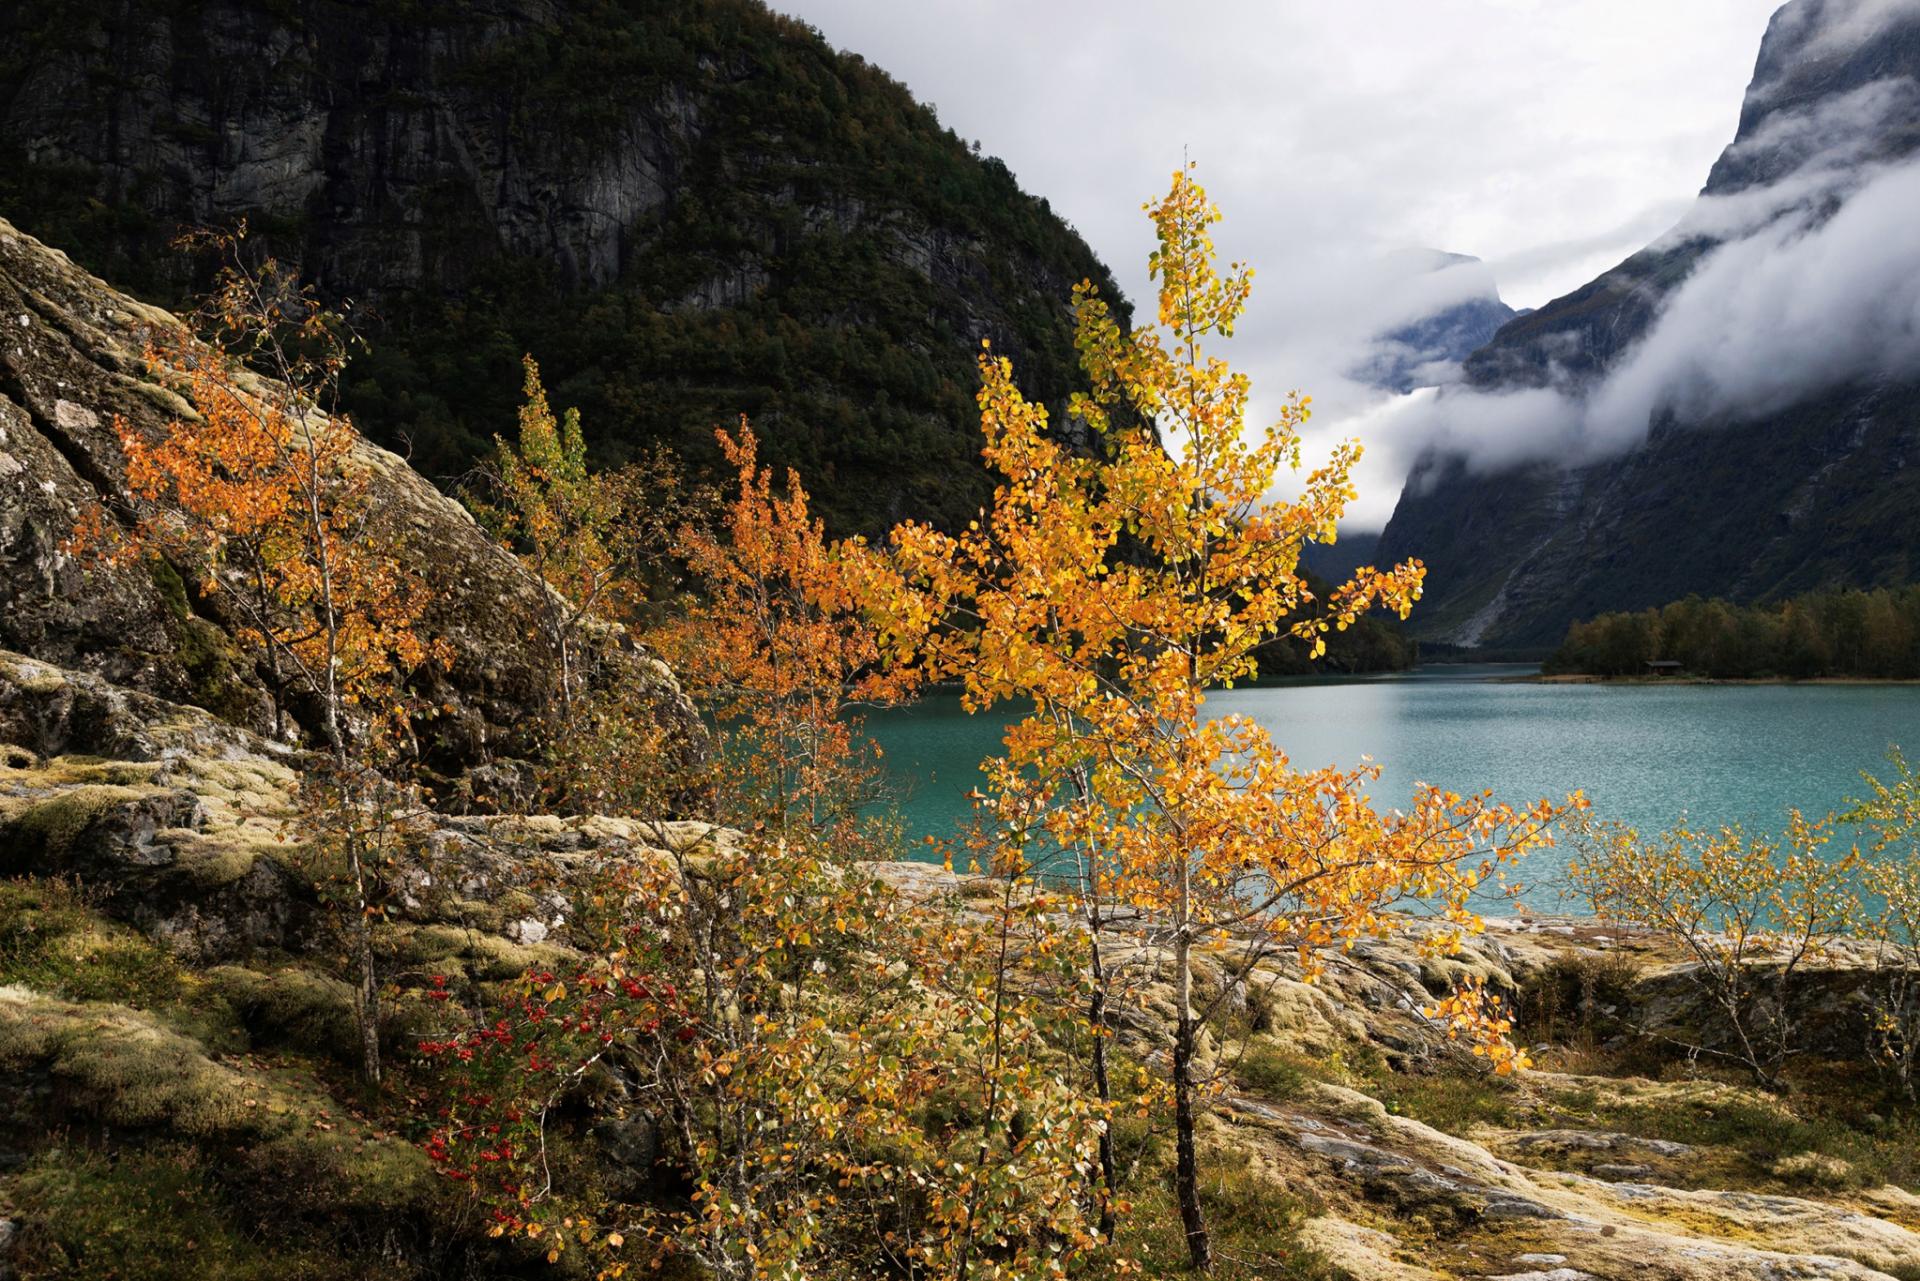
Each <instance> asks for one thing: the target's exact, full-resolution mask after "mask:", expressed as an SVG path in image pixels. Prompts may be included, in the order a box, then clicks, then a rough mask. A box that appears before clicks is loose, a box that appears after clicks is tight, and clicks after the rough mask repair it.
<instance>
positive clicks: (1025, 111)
mask: <svg viewBox="0 0 1920 1281" xmlns="http://www.w3.org/2000/svg"><path fill="white" fill-rule="evenodd" d="M773 2H774V3H775V5H776V7H780V8H784V9H786V10H787V11H789V12H791V13H794V14H796V15H798V16H799V17H801V18H804V19H806V20H808V21H810V22H812V23H814V24H815V25H816V26H818V27H819V28H820V29H821V31H822V32H823V34H825V36H826V37H827V39H829V40H830V41H832V42H834V43H835V44H837V45H840V46H842V47H844V48H848V49H851V50H853V51H855V52H858V53H860V54H862V55H863V56H865V57H866V58H868V59H869V60H870V61H872V62H874V63H876V64H877V65H879V66H881V67H883V68H885V69H886V70H887V71H889V72H890V73H891V74H893V75H894V76H896V77H897V78H899V79H900V80H901V81H903V82H904V83H905V84H907V85H908V86H909V87H910V88H911V89H912V90H913V92H914V93H915V95H916V96H917V97H918V98H919V99H920V100H921V101H923V102H931V103H934V104H936V105H937V107H938V110H939V113H940V117H941V119H942V120H943V121H945V122H946V123H947V124H948V125H950V126H951V127H952V128H953V129H954V130H955V131H956V132H958V133H960V134H961V135H962V136H964V137H967V138H970V139H978V140H980V143H981V146H982V149H983V150H984V151H985V152H986V153H988V154H992V155H998V156H1000V157H1001V158H1002V159H1003V160H1005V161H1006V163H1007V164H1008V165H1009V167H1011V168H1012V169H1013V171H1014V172H1015V173H1016V174H1017V175H1018V176H1019V178H1020V180H1021V182H1022V184H1023V185H1024V186H1025V187H1026V188H1027V189H1028V190H1030V191H1033V192H1036V193H1038V194H1041V195H1045V196H1046V197H1047V198H1048V199H1049V200H1050V201H1051V203H1052V205H1053V207H1054V209H1055V210H1056V211H1058V212H1060V213H1061V214H1062V215H1063V216H1065V217H1067V218H1068V219H1069V220H1071V221H1072V222H1073V223H1074V224H1075V225H1076V226H1078V227H1079V229H1080V230H1081V232H1082V233H1083V234H1084V235H1085V236H1086V237H1087V239H1088V241H1089V243H1090V244H1092V246H1093V247H1094V249H1095V250H1096V251H1097V252H1098V253H1099V254H1100V256H1101V257H1102V259H1104V260H1105V262H1106V263H1107V264H1108V266H1109V267H1111V268H1112V269H1113V270H1114V272H1115V273H1116V275H1117V277H1118V279H1119V281H1120V284H1121V287H1122V288H1123V289H1125V290H1126V291H1127V293H1128V294H1129V295H1130V296H1131V297H1133V298H1134V299H1136V300H1142V299H1146V298H1148V296H1149V293H1148V282H1147V280H1146V275H1145V263H1146V256H1147V252H1148V250H1149V249H1150V248H1151V247H1152V245H1151V229H1150V227H1149V226H1148V224H1147V222H1146V220H1145V219H1144V218H1143V217H1142V216H1141V214H1140V203H1141V202H1142V201H1143V200H1146V199H1149V198H1151V197H1154V196H1156V195H1158V194H1160V193H1161V192H1163V191H1165V189H1166V185H1167V179H1168V175H1169V174H1170V173H1171V172H1172V171H1173V170H1174V169H1176V168H1177V167H1178V166H1179V164H1180V162H1181V156H1182V154H1183V152H1186V153H1190V154H1191V155H1192V157H1193V158H1194V159H1195V160H1197V161H1199V162H1200V165H1201V177H1202V180H1203V181H1204V182H1205V183H1206V184H1207V186H1208V189H1209V191H1210V192H1211V194H1212V195H1213V196H1214V198H1215V199H1216V200H1217V201H1218V202H1219V203H1220V204H1221V206H1222V207H1223V208H1224V209H1225V210H1226V212H1227V216H1228V220H1227V222H1226V224H1225V225H1224V226H1223V227H1222V228H1221V229H1220V235H1219V243H1220V247H1221V249H1222V251H1223V252H1224V253H1226V254H1228V255H1229V256H1231V257H1235V258H1240V259H1244V260H1246V261H1248V262H1251V263H1253V264H1254V265H1255V266H1256V267H1257V268H1258V271H1259V276H1258V282H1257V287H1256V289H1255V292H1254V298H1253V303H1252V307H1251V310H1250V311H1249V314H1248V316H1247V318H1246V320H1245V322H1244V323H1243V324H1242V326H1241V329H1240V333H1239V336H1238V337H1237V338H1236V340H1235V343H1234V346H1233V350H1232V352H1231V353H1230V354H1231V356H1232V358H1233V359H1234V360H1235V361H1236V362H1237V363H1238V364H1240V365H1241V366H1242V367H1244V368H1246V369H1247V370H1248V371H1249V372H1250V373H1251V375H1252V376H1253V380H1254V387H1255V391H1256V394H1257V395H1258V396H1259V398H1260V400H1259V404H1261V405H1264V406H1266V407H1267V410H1268V411H1269V412H1271V409H1272V407H1274V406H1275V405H1277V403H1278V400H1279V397H1280V396H1281V395H1282V394H1284V392H1285V391H1286V390H1288V389H1289V388H1295V387H1298V388H1300V389H1302V390H1304V391H1308V392H1310V393H1312V394H1313V396H1314V398H1315V403H1316V405H1317V407H1318V410H1319V412H1318V414H1317V415H1316V418H1315V421H1314V424H1313V433H1314V435H1315V437H1316V438H1317V439H1319V440H1321V441H1323V442H1328V441H1331V440H1332V439H1336V438H1339V437H1342V436H1344V435H1346V434H1348V433H1349V432H1358V433H1360V434H1362V436H1363V438H1364V439H1366V440H1367V442H1368V446H1369V452H1368V457H1367V460H1366V462H1365V463H1364V464H1363V465H1362V467H1363V470H1362V475H1361V480H1360V483H1361V503H1360V505H1359V506H1358V507H1357V508H1356V510H1355V512H1354V520H1355V523H1356V525H1359V526H1366V525H1372V526H1374V527H1377V526H1378V525H1380V524H1381V523H1383V522H1384V521H1385V519H1386V516H1387V515H1388V514H1389V513H1390V512H1391V510H1392V507H1393V503H1394V500H1395V499H1396V498H1397V496H1398V493H1399V487H1400V479H1401V476H1402V475H1403V474H1404V469H1405V466H1406V465H1407V464H1408V463H1410V462H1411V460H1412V459H1413V457H1415V456H1416V455H1417V452H1418V447H1417V442H1412V441H1408V440H1405V439H1402V438H1401V437H1400V436H1397V435H1391V434H1387V435H1381V434H1378V433H1377V432H1376V427H1378V424H1377V423H1376V422H1375V418H1376V417H1377V416H1378V415H1379V414H1381V413H1383V412H1384V410H1385V405H1384V401H1383V398H1382V397H1381V395H1380V394H1379V393H1378V392H1376V391H1373V390H1371V389H1368V388H1364V387H1362V386H1360V385H1359V384H1357V383H1355V382H1353V380H1351V379H1350V378H1348V377H1346V375H1345V371H1347V370H1350V369H1351V368H1353V366H1354V364H1355V363H1356V358H1357V357H1358V356H1360V355H1363V354H1364V343H1365V342H1366V341H1367V340H1368V339H1369V338H1370V337H1371V336H1372V334H1374V333H1377V332H1378V329H1377V328H1372V327H1371V326H1374V325H1375V322H1376V321H1377V320H1378V314H1377V313H1378V310H1379V308H1378V304H1377V300H1376V299H1375V298H1372V297H1369V296H1368V294H1367V290H1368V289H1369V288H1370V282H1371V281H1372V280H1373V279H1374V276H1375V273H1376V272H1377V271H1378V269H1379V264H1380V263H1381V261H1382V259H1383V258H1384V257H1385V256H1386V255H1388V254H1390V253H1391V252H1392V251H1394V250H1396V249H1404V248H1407V247H1412V246H1431V247H1434V248H1438V249H1444V250H1450V251H1456V252H1461V253H1469V254H1473V255H1476V256H1478V257H1480V258H1483V259H1485V260H1487V261H1488V262H1489V263H1490V264H1491V265H1492V267H1493V269H1494V271H1495V273H1496V275H1497V276H1498V278H1499V282H1500V287H1501V292H1502V294H1503V295H1504V296H1505V298H1506V299H1507V301H1508V302H1510V303H1513V304H1514V305H1516V306H1520V305H1538V304H1539V303H1541V302H1544V301H1546V300H1547V299H1548V298H1551V297H1553V296H1555V295H1556V294H1559V293H1562V292H1564V291H1566V290H1567V289H1570V288H1573V287H1575V286H1577V285H1579V284H1581V283H1583V282H1584V281H1586V280H1588V279H1590V278H1591V277H1593V276H1594V275H1596V274H1598V272H1600V271H1602V270H1604V269H1605V268H1607V267H1609V266H1611V265H1613V264H1614V263H1616V262H1618V261H1619V260H1620V259H1621V258H1623V257H1625V256H1626V255H1628V254H1629V253H1631V252H1633V251H1634V250H1635V249H1637V248H1639V247H1640V246H1641V245H1643V244H1645V243H1646V242H1647V240H1648V239H1649V238H1650V237H1651V236H1653V235H1656V234H1658V233H1659V232H1660V231H1661V230H1663V229H1664V228H1665V227H1667V226H1670V225H1671V224H1672V221H1673V219H1674V218H1675V217H1676V216H1677V215H1678V214H1679V212H1680V211H1681V210H1682V209H1684V208H1685V205H1686V202H1687V201H1688V199H1690V198H1691V197H1692V195H1693V194H1694V193H1695V192H1697V191H1698V189H1699V186H1700V182H1701V179H1702V177H1703V176H1704V175H1705V173H1706V172H1707V169H1708V166H1709V165H1710V164H1711V163H1712V161H1713V158H1714V156H1715V155H1716V154H1717V153H1718V151H1719V150H1720V148H1721V147H1722V146H1724V145H1725V143H1726V142H1727V140H1728V139H1729V138H1731V137H1732V136H1733V131H1734V125H1735V122H1736V119H1737V117H1738V111H1739V107H1740V102H1741V95H1742V91H1743V90H1744V88H1745V87H1746V84H1747V81H1748V79H1749V78H1750V76H1751V74H1752V70H1753V58H1754V53H1755V50H1756V49H1757V48H1758V46H1759V42H1760V37H1761V33H1762V32H1763V31H1764V30H1765V27H1766V23H1767V18H1768V16H1769V14H1770V13H1771V12H1772V10H1773V9H1774V8H1775V7H1776V0H1686V3H1683V4H1676V3H1673V0H1486V2H1485V3H1481V4H1476V5H1436V4H1432V3H1431V2H1430V0H1367V2H1366V3H1355V4H1285V5H1281V4H1274V3H1272V2H1271V0H1212V2H1211V3H1208V4H1206V5H1202V6H1190V7H1185V8H1182V7H1178V6H1175V7H1169V6H1167V5H1165V4H1161V3H1156V2H1155V0H1039V2H1038V3H1036V2H1035V0H914V2H913V3H910V4H903V3H899V2H898V0H773ZM1356 344H1358V345H1356ZM1257 407H1258V406H1257Z"/></svg>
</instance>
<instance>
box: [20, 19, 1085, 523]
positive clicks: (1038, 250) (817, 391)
mask: <svg viewBox="0 0 1920 1281" xmlns="http://www.w3.org/2000/svg"><path fill="white" fill-rule="evenodd" d="M0 215H4V216H8V217H11V218H13V219H14V220H15V221H16V222H17V223H19V224H20V225H21V226H23V227H25V228H27V229H28V230H30V231H33V232H34V233H35V234H38V235H40V236H42V237H44V238H46V239H48V240H49V241H51V242H54V243H59V244H61V245H63V246H65V247H66V248H68V249H69V251H70V252H72V253H73V254H74V255H75V256H76V258H78V259H79V260H80V261H81V262H82V263H84V264H85V265H86V266H88V267H89V268H91V269H93V270H96V271H100V272H101V273H102V274H105V275H107V276H109V277H110V278H112V279H114V280H116V281H118V282H120V283H122V284H123V285H125V286H127V287H130V288H132V289H134V290H135V291H136V292H139V293H142V294H143V295H144V296H147V297H149V298H152V299H155V300H159V301H174V300H177V298H178V297H179V296H180V294H181V293H182V292H183V291H184V290H185V289H186V288H187V287H188V286H189V285H190V283H191V282H190V278H189V274H188V272H189V268H188V266H187V264H185V263H183V262H182V261H181V260H180V259H179V258H178V256H177V255H172V254H169V253H168V252H167V250H166V249H165V247H164V246H165V244H166V242H167V240H168V239H169V238H170V237H171V236H172V235H173V234H174V233H175V232H176V230H177V229H178V228H179V227H180V226H182V225H183V224H203V223H216V224H224V223H229V222H231V221H233V220H234V219H236V218H239V217H242V216H245V217H249V218H250V219H251V220H252V225H253V228H254V230H255V232H256V234H260V235H262V236H263V237H264V239H265V240H266V241H267V243H268V244H269V245H270V246H271V247H272V248H274V249H275V250H276V251H277V252H279V253H281V254H282V255H284V256H287V257H290V258H294V259H297V260H298V261H299V263H300V264H301V265H302V267H303V269H304V270H305V271H306V273H307V274H308V275H309V277H310V278H311V279H312V280H313V281H315V282H317V283H318V284H319V285H320V286H321V288H322V289H323V291H324V292H325V293H327V294H328V295H329V296H330V297H332V298H334V299H336V300H347V299H351V300H353V301H355V302H357V303H358V304H360V306H361V308H362V314H363V316H366V317H367V318H368V319H369V320H370V322H371V324H372V326H373V328H372V332H373V334H374V338H375V351H374V355H373V356H372V358H371V359H369V360H367V361H364V362H362V364H361V367H360V368H359V370H358V371H357V372H356V374H355V380H354V383H353V386H352V389H351V392H352V394H351V399H350V404H351V407H352V408H353V409H354V410H355V413H356V417H357V418H358V419H359V420H360V421H361V422H362V423H363V424H364V425H365V426H366V427H367V429H368V430H369V431H372V432H373V433H375V434H376V435H377V436H378V437H379V438H380V439H381V440H382V441H383V442H384V443H388V444H397V443H400V442H406V443H407V444H408V445H409V446H410V447H411V449H412V450H413V456H414V458H415V461H416V462H417V463H418V465H420V466H421V468H422V470H424V471H426V472H428V473H429V474H433V475H444V474H448V473H452V472H456V471H459V470H461V469H462V468H464V466H465V465H466V464H467V463H469V462H470V461H471V460H472V458H473V457H474V455H475V454H476V452H478V451H479V450H480V449H481V448H483V447H484V446H485V444H486V443H487V442H488V441H489V440H490V437H491V435H492V434H493V433H494V432H497V431H501V430H504V429H505V428H506V427H508V426H509V425H510V424H511V422H512V411H513V406H514V403H515V400H516V397H517V393H518V373H517V366H516V364H515V361H516V360H517V358H518V356H519V355H520V354H521V353H522V352H523V351H532V352H533V353H534V354H535V355H537V356H538V357H539V358H540V359H541V361H542V363H543V365H544V366H545V368H546V371H547V374H548V381H549V385H550V387H552V388H553V390H554V392H555V395H556V398H557V399H559V400H561V401H563V402H565V403H576V402H577V403H579V404H580V405H581V407H582V409H583V411H584V412H585V414H586V418H587V425H588V429H589V433H590V434H591V435H593V436H595V437H597V438H598V440H599V442H600V443H601V444H602V445H603V446H605V448H606V451H607V453H608V454H609V455H610V456H613V457H619V456H624V455H627V454H631V453H633V452H636V451H637V450H639V449H640V448H642V447H643V446H644V445H646V444H647V443H649V442H654V441H665V442H668V443H671V444H674V445H677V446H680V447H682V448H684V449H686V450H687V451H688V452H690V453H692V454H693V455H694V456H695V457H696V458H700V457H704V456H707V455H709V454H710V452H711V448H712V442H711V432H712V429H713V428H714V427H715V426H716V425H724V424H727V423H730V422H731V421H732V420H733V419H734V418H735V417H736V416H737V415H738V414H740V413H748V414H751V415H753V416H754V417H755V419H756V420H757V426H758V428H759V430H760V431H761V433H762V435H763V436H765V437H767V438H769V440H770V446H771V451H772V453H773V456H774V461H776V462H780V463H788V462H790V463H794V464H797V465H799V466H800V467H801V468H802V470H803V472H804V473H805V474H806V476H807V478H808V480H809V482H810V483H811V484H812V485H813V487H814V488H815V490H816V491H817V494H818V497H819V498H820V505H821V506H822V508H823V509H824V510H825V512H826V513H827V515H828V517H829V519H830V520H832V521H833V522H834V523H835V524H836V525H838V526H839V527H841V528H863V529H874V528H880V527H884V526H885V525H886V524H887V523H888V522H890V521H891V520H892V519H894V518H897V517H899V516H903V515H909V514H911V515H918V516H933V517H935V518H943V519H952V518H956V517H957V518H964V517H965V516H966V515H970V514H971V513H972V509H973V507H974V506H975V505H976V504H977V503H978V502H979V500H980V498H981V497H982V496H983V495H984V494H985V493H986V492H987V490H986V486H985V477H984V475H983V473H982V472H981V470H980V468H979V465H978V460H977V453H978V450H977V443H976V441H975V436H976V433H977V426H976V422H975V415H974V411H973V407H972V392H973V389H974V385H975V382H976V379H975V376H974V373H973V368H972V363H971V361H972V353H973V352H974V351H976V350H978V347H979V340H980V339H982V338H987V337H990V338H992V339H993V340H994V343H995V346H996V347H998V348H1000V349H1002V350H1003V351H1005V352H1006V353H1007V354H1009V355H1011V356H1012V357H1013V358H1014V359H1015V360H1016V361H1017V362H1018V363H1019V365H1020V366H1021V369H1022V375H1023V379H1024V380H1026V381H1027V382H1028V383H1029V384H1030V385H1031V386H1032V388H1033V389H1034V390H1035V392H1036V393H1037V394H1041V395H1044V396H1046V397H1048V398H1059V397H1062V396H1064V395H1065V393H1066V391H1067V390H1068V388H1069V381H1068V380H1069V377H1070V374H1069V371H1070V370H1072V368H1073V367H1074V361H1073V349H1072V343H1071V323H1070V321H1071V318H1070V315H1069V314H1068V311H1067V308H1066V299H1067V295H1068V292H1069V290H1070V289H1071V287H1072V285H1073V284H1074V283H1075V282H1077V281H1078V280H1080V279H1082V278H1083V277H1088V276H1091V277H1092V278H1094V279H1095V280H1096V281H1098V282H1100V283H1102V284H1107V283H1108V282H1107V280H1106V274H1105V272H1104V270H1103V269H1102V268H1101V266H1100V264H1099V263H1098V262H1097V261H1096V260H1095V259H1094V257H1093V255H1092V254H1091V252H1090V251H1089V250H1088V249H1087V248H1086V246H1085V245H1084V244H1083V243H1082V242H1081V241H1080V239H1079V237H1078V236H1077V235H1076V234H1075V233H1074V232H1073V231H1072V230H1071V229H1070V228H1068V227H1066V226H1065V225H1064V224H1063V223H1061V222H1060V221H1059V220H1058V219H1057V218H1055V217H1054V216H1053V215H1052V213H1051V211H1050V210H1049V209H1048V208H1047V206H1046V204H1045V202H1044V201H1039V200H1035V199H1033V198H1031V197H1029V196H1027V195H1025V194H1024V193H1022V192H1021V191H1020V190H1019V188H1018V186H1017V185H1016V184H1015V183H1014V181H1013V179H1012V177H1011V175H1010V174H1009V173H1008V171H1007V170H1006V168H1005V167H1004V166H1003V165H1001V164H1000V163H999V162H998V161H997V160H993V159H991V158H985V159H983V158H981V157H980V156H979V155H978V154H977V152H972V151H970V150H969V149H968V147H967V146H966V145H965V144H964V143H962V142H961V140H960V139H958V138H957V137H955V136H954V135H953V134H952V133H951V132H949V131H947V130H944V129H943V128H941V127H940V125H939V124H938V122H937V121H936V119H935V118H934V116H933V114H932V112H931V110H930V109H928V108H926V107H923V106H921V105H919V104H916V103H915V102H914V101H913V100H912V99H911V98H910V97H909V96H908V95H907V93H906V91H905V90H904V89H902V88H901V87H900V86H899V85H897V84H895V83H894V82H893V81H891V80H889V79H888V78H887V77H886V76H885V75H884V74H882V73H881V72H879V71H878V70H876V69H875V68H872V67H870V66H868V65H866V64H865V63H864V62H862V61H861V60H860V59H858V58H857V57H851V56H843V55H840V54H837V53H835V52H834V51H833V50H832V49H831V48H830V47H828V46H827V45H826V44H825V43H824V41H822V40H821V39H820V38H819V36H818V35H817V34H815V33H814V32H812V31H811V29H809V28H807V27H805V26H803V25H802V24H799V23H796V22H793V21H791V20H788V19H784V18H780V17H777V16H776V15H774V14H772V13H770V12H769V11H767V10H766V9H765V8H764V6H762V5H761V4H759V3H757V0H665V2H649V3H645V4H640V3H633V2H631V0H477V2H475V3H459V4H453V3H446V2H444V0H417V2H415V3H409V4H406V5H397V6H396V5H386V4H371V3H365V2H358V3H356V2H354V0H293V2H292V3H281V4H267V3H263V2H261V0H215V2H214V3H209V4H199V5H179V4H174V3H169V2H167V0H107V2H106V3H101V4H92V5H87V6H82V7H80V8H75V7H74V6H70V5H60V4H55V3H52V2H51V0H23V3H19V4H14V5H9V6H7V7H6V12H5V13H0ZM1107 292H1108V293H1109V295H1110V296H1112V294H1113V291H1112V290H1111V288H1110V286H1109V288H1108V289H1107Z"/></svg>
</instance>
